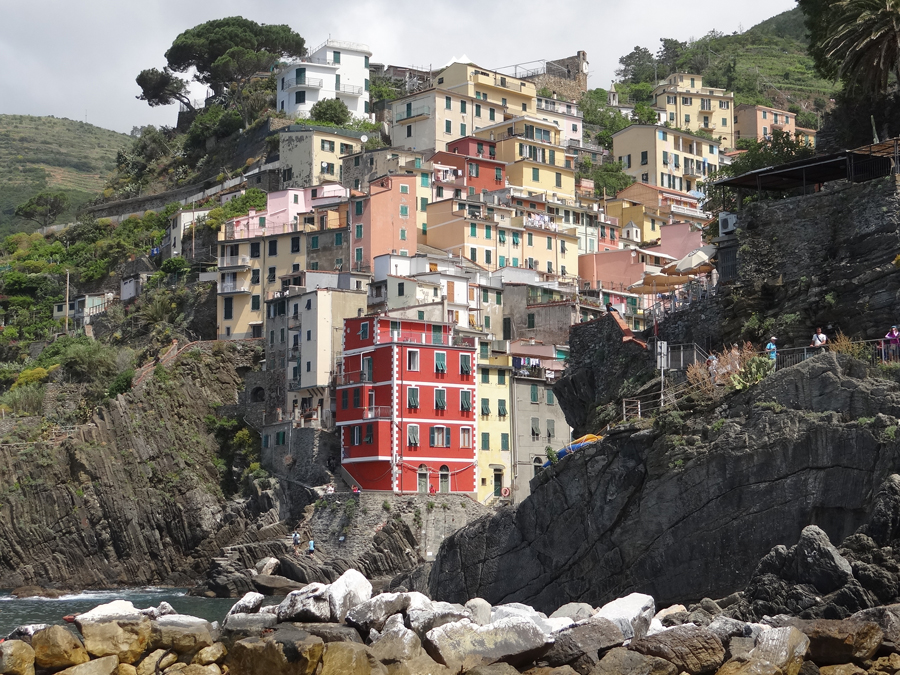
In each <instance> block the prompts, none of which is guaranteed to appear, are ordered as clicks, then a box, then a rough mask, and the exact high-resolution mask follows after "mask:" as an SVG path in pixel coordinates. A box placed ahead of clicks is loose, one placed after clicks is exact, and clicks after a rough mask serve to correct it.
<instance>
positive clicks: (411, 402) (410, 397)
mask: <svg viewBox="0 0 900 675" xmlns="http://www.w3.org/2000/svg"><path fill="white" fill-rule="evenodd" d="M406 405H407V407H409V408H418V407H419V388H418V387H410V388H409V389H407V390H406Z"/></svg>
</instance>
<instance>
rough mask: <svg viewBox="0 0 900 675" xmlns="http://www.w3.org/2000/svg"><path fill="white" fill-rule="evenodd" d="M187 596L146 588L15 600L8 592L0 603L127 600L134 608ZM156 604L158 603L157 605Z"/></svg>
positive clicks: (182, 591)
mask: <svg viewBox="0 0 900 675" xmlns="http://www.w3.org/2000/svg"><path fill="white" fill-rule="evenodd" d="M186 595H187V590H185V589H181V588H161V587H158V586H147V587H145V588H129V589H119V590H105V591H81V592H80V593H67V594H66V595H61V596H59V597H58V598H43V597H40V596H34V597H31V598H17V597H15V596H14V595H10V594H9V593H8V592H6V593H0V602H28V601H31V600H34V601H39V602H72V601H73V600H74V601H78V600H85V601H102V602H111V601H113V600H129V601H131V602H132V603H134V604H135V606H136V607H140V606H141V604H140V603H141V602H150V603H153V602H154V598H158V597H159V596H165V597H170V598H180V597H185V596H186ZM157 604H158V603H157Z"/></svg>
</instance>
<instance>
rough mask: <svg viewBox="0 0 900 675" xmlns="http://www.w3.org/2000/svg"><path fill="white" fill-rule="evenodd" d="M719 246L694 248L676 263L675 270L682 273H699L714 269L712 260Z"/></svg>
mask: <svg viewBox="0 0 900 675" xmlns="http://www.w3.org/2000/svg"><path fill="white" fill-rule="evenodd" d="M717 250H718V249H717V247H715V246H712V245H707V246H701V247H700V248H698V249H694V250H693V251H691V252H690V253H688V254H687V255H686V256H684V257H683V258H682V259H681V260H679V261H678V262H677V263H676V264H675V271H676V272H681V273H682V274H698V273H700V272H710V271H712V269H713V266H712V264H711V263H710V260H711V259H712V257H713V256H714V255H715V254H716V251H717Z"/></svg>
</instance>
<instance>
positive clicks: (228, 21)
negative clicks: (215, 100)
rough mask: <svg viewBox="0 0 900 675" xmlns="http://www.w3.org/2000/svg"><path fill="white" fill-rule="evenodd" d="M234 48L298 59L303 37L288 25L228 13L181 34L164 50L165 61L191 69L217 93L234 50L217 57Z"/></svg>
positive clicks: (182, 69)
mask: <svg viewBox="0 0 900 675" xmlns="http://www.w3.org/2000/svg"><path fill="white" fill-rule="evenodd" d="M235 47H239V48H242V49H246V50H249V51H251V52H257V53H263V52H268V53H269V54H271V55H274V56H275V57H276V58H299V57H301V56H303V55H304V54H305V52H306V42H305V40H304V39H303V38H302V37H300V36H299V35H298V34H297V33H295V32H294V31H293V30H292V29H291V27H290V26H287V25H272V26H266V25H260V24H258V23H256V22H255V21H251V20H249V19H245V18H243V17H240V16H231V17H227V18H224V19H215V20H213V21H207V22H206V23H202V24H200V25H198V26H194V27H193V28H190V29H188V30H186V31H184V32H183V33H181V34H180V35H179V36H178V37H177V38H175V41H174V42H173V43H172V46H171V47H169V49H168V51H166V55H165V56H166V62H167V63H168V66H169V68H170V69H171V70H173V71H175V72H177V73H184V72H187V71H188V70H190V69H191V68H194V69H195V70H196V75H195V76H194V79H195V80H197V81H198V82H202V83H203V84H207V85H209V86H210V87H211V88H212V89H213V91H214V92H215V93H216V94H220V93H221V92H222V91H223V90H224V88H225V86H226V85H227V84H228V80H227V77H228V68H225V65H226V63H227V62H228V61H229V60H231V61H234V60H235V53H232V55H231V56H230V57H228V58H226V60H225V61H219V59H221V58H222V57H223V56H226V55H227V54H228V52H229V51H230V50H232V49H234V48H235ZM217 62H218V66H216V64H217ZM214 66H216V67H215V68H214ZM223 77H225V78H226V79H225V80H223V79H222V78H223Z"/></svg>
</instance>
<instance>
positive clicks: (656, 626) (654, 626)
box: [645, 616, 666, 637]
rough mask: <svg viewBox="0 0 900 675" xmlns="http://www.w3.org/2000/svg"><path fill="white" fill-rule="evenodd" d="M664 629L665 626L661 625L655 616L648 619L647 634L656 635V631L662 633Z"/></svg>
mask: <svg viewBox="0 0 900 675" xmlns="http://www.w3.org/2000/svg"><path fill="white" fill-rule="evenodd" d="M664 630H666V627H665V626H663V625H662V621H660V620H659V619H657V618H656V617H655V616H654V617H653V618H652V619H650V628H648V629H647V635H656V634H657V633H662V632H663V631H664ZM645 637H646V636H645Z"/></svg>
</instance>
